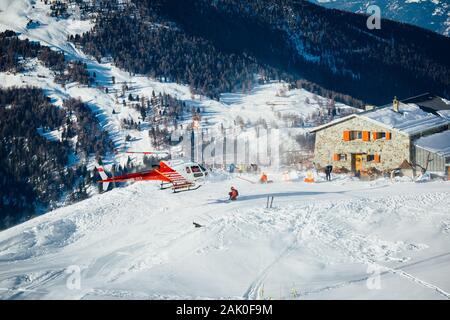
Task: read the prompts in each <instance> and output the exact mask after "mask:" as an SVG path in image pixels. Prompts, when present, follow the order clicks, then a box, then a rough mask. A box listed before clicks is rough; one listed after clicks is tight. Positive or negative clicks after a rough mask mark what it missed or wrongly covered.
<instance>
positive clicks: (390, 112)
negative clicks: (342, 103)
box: [310, 102, 450, 136]
mask: <svg viewBox="0 0 450 320" xmlns="http://www.w3.org/2000/svg"><path fill="white" fill-rule="evenodd" d="M354 117H359V118H362V119H364V120H367V121H371V122H374V123H377V124H378V125H382V126H384V127H386V128H389V129H391V130H396V131H399V132H402V133H404V134H406V135H409V136H414V135H417V134H420V133H422V132H424V131H427V130H430V129H433V128H439V127H444V126H446V125H450V111H449V110H440V111H438V112H435V111H433V112H430V111H425V110H423V108H422V107H421V106H419V105H417V104H414V103H401V102H400V104H399V111H398V112H396V111H394V108H393V107H392V104H390V105H386V106H383V107H378V108H375V109H372V110H369V111H364V112H360V113H357V114H352V115H349V116H347V117H343V118H340V119H337V120H334V121H331V122H329V123H326V124H323V125H321V126H318V127H315V128H314V129H312V130H311V131H310V132H317V131H320V130H322V129H325V128H328V127H330V126H333V125H335V124H338V123H341V122H344V121H347V120H350V119H352V118H354Z"/></svg>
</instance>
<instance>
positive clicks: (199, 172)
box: [191, 166, 203, 178]
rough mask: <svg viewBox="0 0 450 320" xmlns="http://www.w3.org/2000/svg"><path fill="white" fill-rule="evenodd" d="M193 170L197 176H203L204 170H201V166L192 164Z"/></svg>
mask: <svg viewBox="0 0 450 320" xmlns="http://www.w3.org/2000/svg"><path fill="white" fill-rule="evenodd" d="M191 170H192V173H193V174H194V177H195V178H197V177H202V176H203V172H202V171H201V170H200V167H199V166H192V167H191Z"/></svg>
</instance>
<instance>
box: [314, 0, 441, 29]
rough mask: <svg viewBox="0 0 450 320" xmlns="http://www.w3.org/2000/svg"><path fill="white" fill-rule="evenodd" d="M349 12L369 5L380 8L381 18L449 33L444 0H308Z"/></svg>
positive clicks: (363, 11)
mask: <svg viewBox="0 0 450 320" xmlns="http://www.w3.org/2000/svg"><path fill="white" fill-rule="evenodd" d="M310 1H311V2H314V3H317V4H320V5H323V6H326V7H328V8H336V9H340V10H346V11H351V12H359V13H366V11H367V8H368V7H369V6H370V5H377V6H379V7H380V8H381V16H382V17H383V18H387V19H391V20H397V21H400V22H405V23H409V24H414V25H417V26H419V27H422V28H426V29H430V30H433V31H435V32H437V33H441V34H443V35H446V36H449V35H450V5H449V3H448V1H446V0H350V1H348V0H310Z"/></svg>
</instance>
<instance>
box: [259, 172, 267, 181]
mask: <svg viewBox="0 0 450 320" xmlns="http://www.w3.org/2000/svg"><path fill="white" fill-rule="evenodd" d="M259 182H260V183H267V182H268V181H267V174H266V173H265V172H263V173H262V175H261V178H259Z"/></svg>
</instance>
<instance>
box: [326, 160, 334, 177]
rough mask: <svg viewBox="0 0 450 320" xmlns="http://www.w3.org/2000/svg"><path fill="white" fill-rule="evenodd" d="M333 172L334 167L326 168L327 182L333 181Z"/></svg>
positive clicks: (328, 166)
mask: <svg viewBox="0 0 450 320" xmlns="http://www.w3.org/2000/svg"><path fill="white" fill-rule="evenodd" d="M331 171H333V166H332V165H331V164H329V165H327V166H326V167H325V174H326V177H327V181H331Z"/></svg>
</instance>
